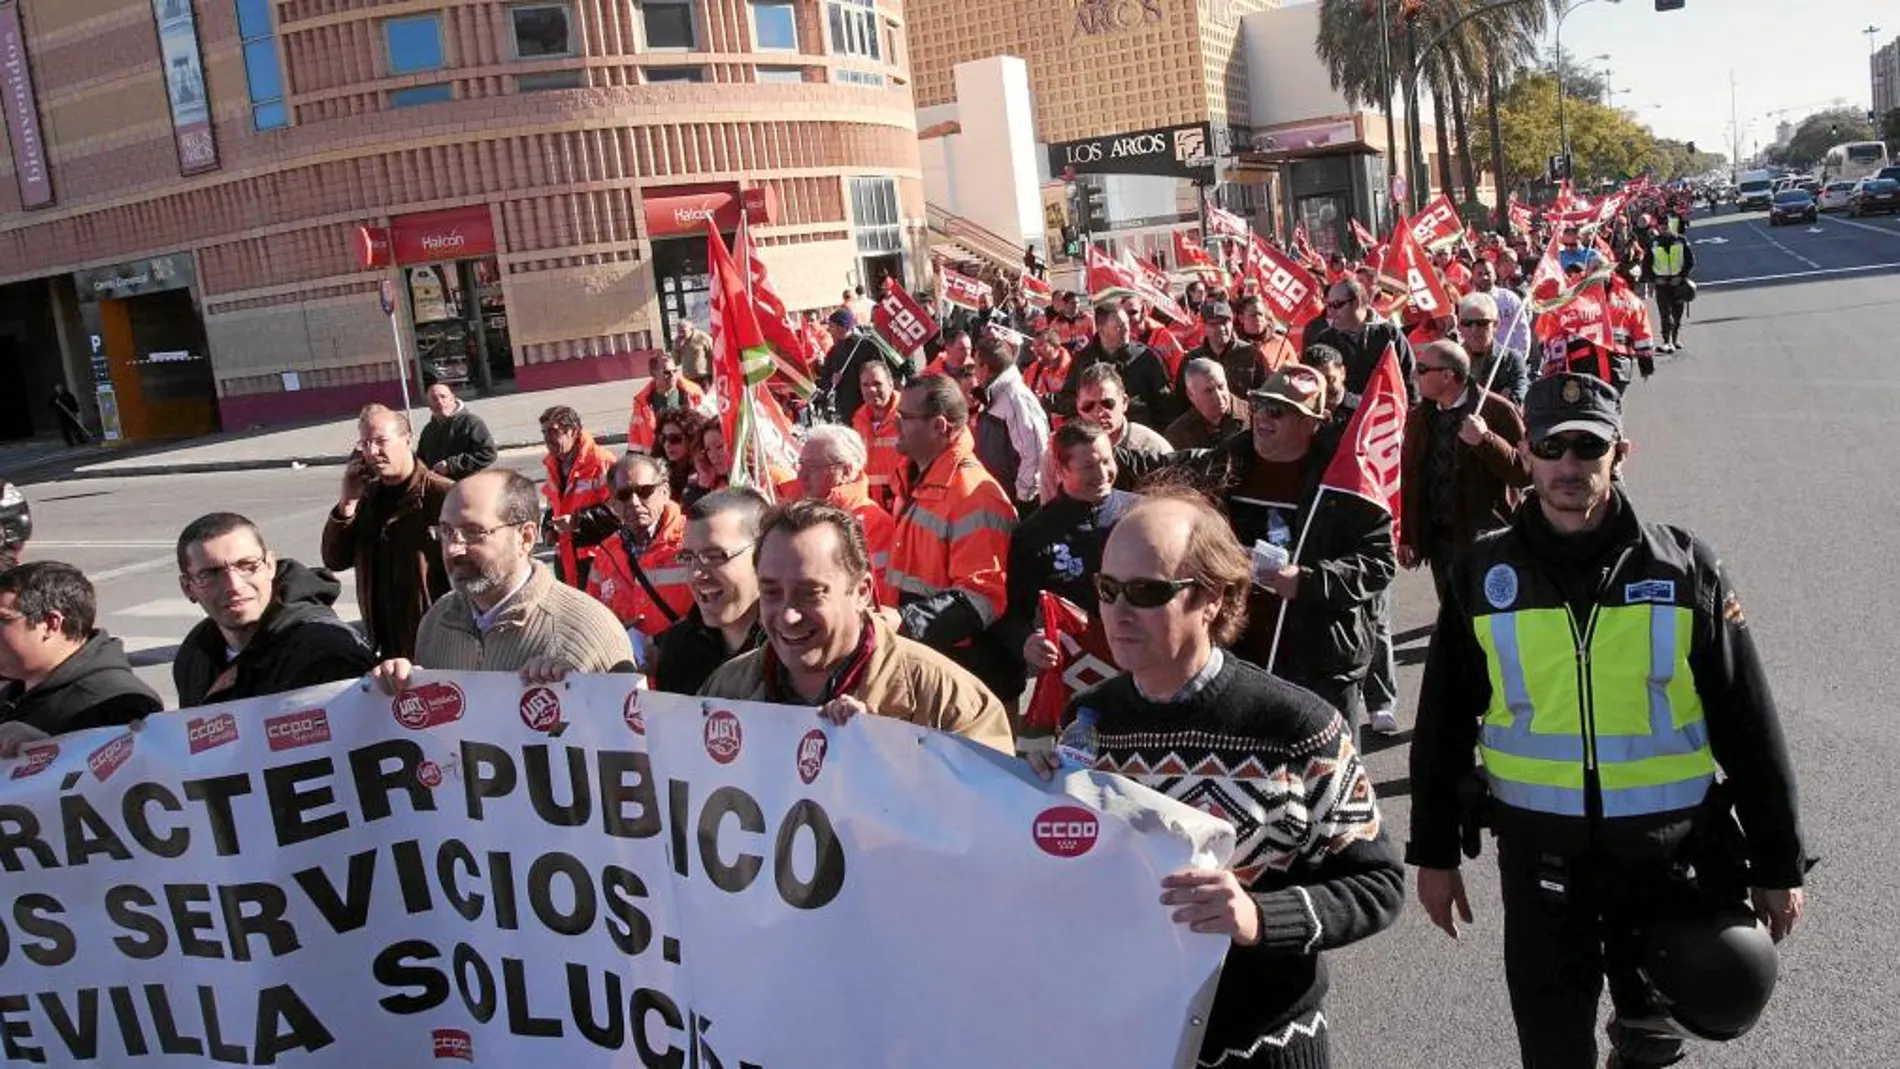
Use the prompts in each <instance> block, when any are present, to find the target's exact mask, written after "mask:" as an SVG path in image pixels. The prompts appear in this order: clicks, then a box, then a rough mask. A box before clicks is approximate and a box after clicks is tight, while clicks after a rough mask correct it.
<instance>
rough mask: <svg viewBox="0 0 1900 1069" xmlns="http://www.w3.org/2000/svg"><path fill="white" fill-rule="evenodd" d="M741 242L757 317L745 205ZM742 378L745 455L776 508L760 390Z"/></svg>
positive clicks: (749, 299) (758, 486) (748, 300)
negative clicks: (758, 401)
mask: <svg viewBox="0 0 1900 1069" xmlns="http://www.w3.org/2000/svg"><path fill="white" fill-rule="evenodd" d="M739 241H740V243H741V244H743V245H744V246H745V263H744V265H743V269H742V270H741V272H740V274H741V276H742V277H744V279H745V299H746V306H747V307H748V308H749V309H751V310H752V312H753V314H754V315H757V314H758V304H757V303H756V302H755V301H754V300H753V298H752V256H753V252H752V213H751V212H748V211H746V210H745V206H744V205H743V204H742V205H740V206H739ZM740 375H741V376H742V382H743V383H744V385H743V387H742V390H743V392H742V393H741V394H740V399H741V401H740V403H741V406H742V408H741V411H740V418H741V419H743V420H744V421H745V425H746V451H747V452H748V453H750V454H751V459H752V463H751V465H750V467H751V469H752V471H751V477H752V480H751V481H752V483H753V484H754V485H753V487H752V488H753V489H754V490H756V491H758V492H759V493H760V494H762V495H763V496H764V497H765V499H766V500H767V501H769V502H771V503H773V504H777V503H778V488H777V487H775V486H773V485H772V481H771V479H770V478H767V477H766V476H767V475H768V474H769V472H770V468H769V466H768V463H767V461H766V457H765V436H764V435H763V434H760V433H759V412H758V406H757V405H756V404H755V401H754V398H755V395H754V394H753V392H752V391H754V390H756V389H758V388H759V387H757V386H754V385H753V384H752V383H751V382H750V381H749V380H748V378H747V377H745V368H744V365H743V364H742V365H741V366H740Z"/></svg>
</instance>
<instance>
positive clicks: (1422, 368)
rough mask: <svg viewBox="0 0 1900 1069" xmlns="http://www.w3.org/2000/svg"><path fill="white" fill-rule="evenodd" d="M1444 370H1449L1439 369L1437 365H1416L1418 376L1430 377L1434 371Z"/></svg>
mask: <svg viewBox="0 0 1900 1069" xmlns="http://www.w3.org/2000/svg"><path fill="white" fill-rule="evenodd" d="M1446 370H1449V369H1448V368H1444V367H1440V366H1439V365H1437V364H1420V365H1418V373H1419V374H1420V375H1430V374H1431V373H1432V372H1434V371H1446Z"/></svg>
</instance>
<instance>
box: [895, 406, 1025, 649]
mask: <svg viewBox="0 0 1900 1069" xmlns="http://www.w3.org/2000/svg"><path fill="white" fill-rule="evenodd" d="M898 496H899V500H900V502H901V504H900V505H899V506H898V509H897V534H896V537H895V539H894V541H893V542H892V545H891V567H890V571H889V572H887V573H886V577H887V578H888V579H889V581H890V585H891V586H892V587H893V588H895V589H896V591H897V594H898V597H899V598H903V597H905V596H907V595H908V596H914V597H926V598H927V597H931V596H933V595H935V594H939V593H942V592H943V591H946V590H960V591H962V592H963V593H964V594H965V595H967V596H968V597H969V599H970V602H971V604H972V605H974V606H975V608H976V611H977V615H978V616H979V617H981V619H982V622H983V626H984V627H988V626H989V625H990V624H992V623H994V622H995V621H996V618H997V617H998V616H999V615H1001V614H1002V611H1003V603H1004V599H1005V590H1004V587H1005V582H1004V568H1005V565H1006V562H1007V561H1008V560H1009V534H1010V532H1011V531H1012V530H1014V529H1015V527H1016V506H1015V505H1013V504H1011V503H1010V500H1009V494H1008V493H1006V492H1005V491H1004V490H1003V488H1002V486H1001V485H999V484H998V483H997V481H996V479H995V478H994V477H992V476H991V475H990V473H989V471H988V470H987V469H986V468H984V467H983V462H982V461H980V460H978V459H977V458H976V444H975V439H974V438H972V437H971V435H970V432H969V431H968V429H965V430H964V431H963V433H961V434H959V435H958V436H957V437H956V439H955V440H954V441H952V442H951V444H950V448H948V449H946V450H944V451H943V453H942V455H940V456H939V457H937V459H936V460H935V461H933V462H932V463H931V465H930V467H929V469H928V470H926V471H923V472H921V473H918V472H915V471H914V469H913V467H912V466H910V465H906V466H905V468H904V471H903V477H902V479H901V480H900V482H899V488H898Z"/></svg>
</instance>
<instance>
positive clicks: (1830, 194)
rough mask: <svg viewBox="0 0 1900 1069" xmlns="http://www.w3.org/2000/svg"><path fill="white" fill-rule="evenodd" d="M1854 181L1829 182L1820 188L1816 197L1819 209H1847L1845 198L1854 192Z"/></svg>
mask: <svg viewBox="0 0 1900 1069" xmlns="http://www.w3.org/2000/svg"><path fill="white" fill-rule="evenodd" d="M1857 184H1858V183H1855V182H1829V183H1828V184H1827V185H1825V186H1823V187H1822V188H1821V196H1820V197H1819V198H1818V200H1819V206H1820V209H1821V210H1822V211H1824V212H1839V211H1846V210H1847V200H1848V197H1849V196H1850V195H1852V194H1853V192H1854V186H1855V185H1857Z"/></svg>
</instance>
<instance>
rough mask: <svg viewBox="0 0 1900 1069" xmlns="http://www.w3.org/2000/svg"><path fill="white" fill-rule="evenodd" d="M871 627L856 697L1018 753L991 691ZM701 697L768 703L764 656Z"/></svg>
mask: <svg viewBox="0 0 1900 1069" xmlns="http://www.w3.org/2000/svg"><path fill="white" fill-rule="evenodd" d="M871 626H872V627H874V628H876V630H877V647H876V649H875V650H873V651H872V653H871V663H870V665H869V666H868V667H867V668H866V669H865V672H864V678H863V679H862V680H861V681H859V683H858V685H857V687H855V688H854V689H853V690H852V691H851V697H853V698H856V699H858V700H859V701H861V702H863V703H864V704H865V706H866V707H868V708H869V709H870V710H871V712H873V713H875V714H877V715H878V716H888V717H891V718H893V719H896V720H903V721H907V722H909V723H912V724H916V725H918V726H919V727H927V728H936V729H937V730H939V731H948V732H951V733H953V734H957V735H962V736H964V737H965V738H967V739H970V740H971V741H973V742H978V743H981V744H983V745H984V746H988V747H989V748H990V749H992V750H997V751H1000V752H1002V753H1006V754H1014V753H1015V752H1016V742H1015V738H1014V736H1012V735H1011V734H1010V730H1009V714H1008V713H1006V712H1005V711H1004V709H1003V703H1002V702H999V701H997V700H996V696H995V695H994V694H991V693H990V691H989V688H988V687H985V686H984V685H983V684H982V683H980V682H978V681H977V678H976V677H975V676H973V675H971V674H970V673H969V672H967V671H965V670H963V669H962V668H959V667H957V666H956V665H955V664H954V663H952V662H951V661H950V659H949V658H947V657H945V656H944V655H943V654H941V653H938V652H937V651H936V650H933V649H931V648H930V647H928V646H925V645H923V644H921V643H918V642H912V641H911V640H910V639H907V638H903V637H902V636H900V635H898V634H897V633H896V632H894V631H892V630H891V628H890V625H889V624H886V623H885V622H884V621H883V620H882V619H879V618H877V617H873V618H872V625H871ZM699 692H700V694H702V695H704V696H706V697H708V698H728V699H731V700H733V701H769V700H770V698H769V696H768V691H767V689H766V685H765V651H764V650H763V649H758V650H753V651H752V652H751V653H748V654H746V655H744V656H743V657H738V658H735V659H733V660H730V661H727V662H726V663H725V664H724V665H722V666H720V668H719V670H718V671H717V672H714V673H713V675H712V678H711V679H708V680H707V681H706V685H705V686H704V687H701V688H700V691H699Z"/></svg>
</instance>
